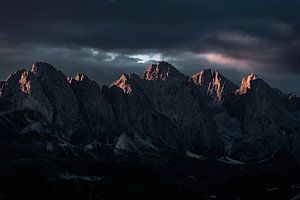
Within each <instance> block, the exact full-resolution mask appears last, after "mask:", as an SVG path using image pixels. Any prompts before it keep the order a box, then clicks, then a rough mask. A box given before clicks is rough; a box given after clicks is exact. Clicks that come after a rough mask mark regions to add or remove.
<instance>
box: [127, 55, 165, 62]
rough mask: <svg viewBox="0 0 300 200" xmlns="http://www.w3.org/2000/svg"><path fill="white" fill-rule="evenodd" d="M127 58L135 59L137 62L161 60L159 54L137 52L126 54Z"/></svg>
mask: <svg viewBox="0 0 300 200" xmlns="http://www.w3.org/2000/svg"><path fill="white" fill-rule="evenodd" d="M127 57H128V58H134V59H137V63H147V62H149V61H153V60H155V61H160V60H162V55H161V54H137V55H128V56H127Z"/></svg>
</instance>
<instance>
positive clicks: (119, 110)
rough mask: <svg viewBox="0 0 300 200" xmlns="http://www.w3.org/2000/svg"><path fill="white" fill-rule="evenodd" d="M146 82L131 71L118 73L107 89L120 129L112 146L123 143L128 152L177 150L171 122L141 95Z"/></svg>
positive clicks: (143, 93)
mask: <svg viewBox="0 0 300 200" xmlns="http://www.w3.org/2000/svg"><path fill="white" fill-rule="evenodd" d="M146 85H147V82H145V81H144V80H142V79H141V78H140V77H138V76H137V75H135V74H129V75H122V76H121V77H120V79H119V80H117V81H115V82H114V83H113V87H112V88H111V90H110V91H109V94H108V96H109V100H110V102H112V105H113V110H114V112H115V115H116V117H117V124H119V127H120V131H121V132H122V135H121V136H120V138H119V139H118V142H117V146H116V147H117V148H120V147H126V146H127V147H130V148H129V150H130V151H131V150H133V149H144V150H145V149H146V150H150V149H152V150H159V149H160V150H162V149H167V148H170V149H177V146H176V139H175V138H174V135H173V133H174V132H175V131H176V130H175V129H174V127H173V124H172V122H171V121H170V120H169V119H168V118H167V117H165V116H163V115H161V114H160V113H158V112H157V111H156V109H155V108H154V107H153V104H152V102H151V100H150V99H149V98H148V96H147V95H146V94H145V92H146V91H145V89H146V88H147V86H146ZM131 143H133V144H134V146H133V145H132V144H131ZM121 144H122V145H121ZM121 150H124V149H121Z"/></svg>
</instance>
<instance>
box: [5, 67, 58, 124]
mask: <svg viewBox="0 0 300 200" xmlns="http://www.w3.org/2000/svg"><path fill="white" fill-rule="evenodd" d="M0 94H1V97H0V104H1V108H2V110H4V111H5V112H12V111H22V110H35V111H37V112H39V113H41V114H42V115H43V116H44V117H45V118H46V119H47V120H48V121H49V122H50V123H51V121H52V117H53V106H52V104H51V103H50V101H49V100H48V98H47V96H46V95H45V93H44V90H43V88H42V86H41V84H40V82H39V81H38V79H37V78H36V77H35V76H34V74H33V73H32V72H30V71H26V70H20V71H18V72H16V73H15V74H11V75H10V76H9V77H8V78H7V80H6V81H4V82H3V84H2V87H1V90H0Z"/></svg>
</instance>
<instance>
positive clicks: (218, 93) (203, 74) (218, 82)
mask: <svg viewBox="0 0 300 200" xmlns="http://www.w3.org/2000/svg"><path fill="white" fill-rule="evenodd" d="M192 80H193V82H194V83H195V84H196V85H198V86H199V87H200V89H201V90H202V92H203V93H204V94H205V95H207V96H208V97H210V98H212V99H213V101H214V102H223V101H224V100H225V99H226V98H227V97H228V96H230V95H233V94H234V92H235V91H236V90H237V86H236V85H235V84H234V83H232V82H231V81H230V80H228V79H227V78H225V77H224V76H222V75H221V74H220V73H219V71H217V70H214V72H213V73H212V72H211V70H210V69H205V70H203V71H200V72H198V73H196V74H194V75H193V76H192Z"/></svg>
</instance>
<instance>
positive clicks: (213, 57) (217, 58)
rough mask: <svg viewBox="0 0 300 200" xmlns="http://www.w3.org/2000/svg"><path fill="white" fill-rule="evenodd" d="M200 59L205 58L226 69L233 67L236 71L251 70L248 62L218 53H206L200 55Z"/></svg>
mask: <svg viewBox="0 0 300 200" xmlns="http://www.w3.org/2000/svg"><path fill="white" fill-rule="evenodd" d="M198 57H200V58H204V59H206V60H207V61H209V62H211V63H216V64H219V65H223V66H226V67H232V68H235V69H244V70H246V69H249V65H248V63H247V61H246V60H242V59H236V58H232V57H227V56H225V55H222V54H218V53H204V54H198Z"/></svg>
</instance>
